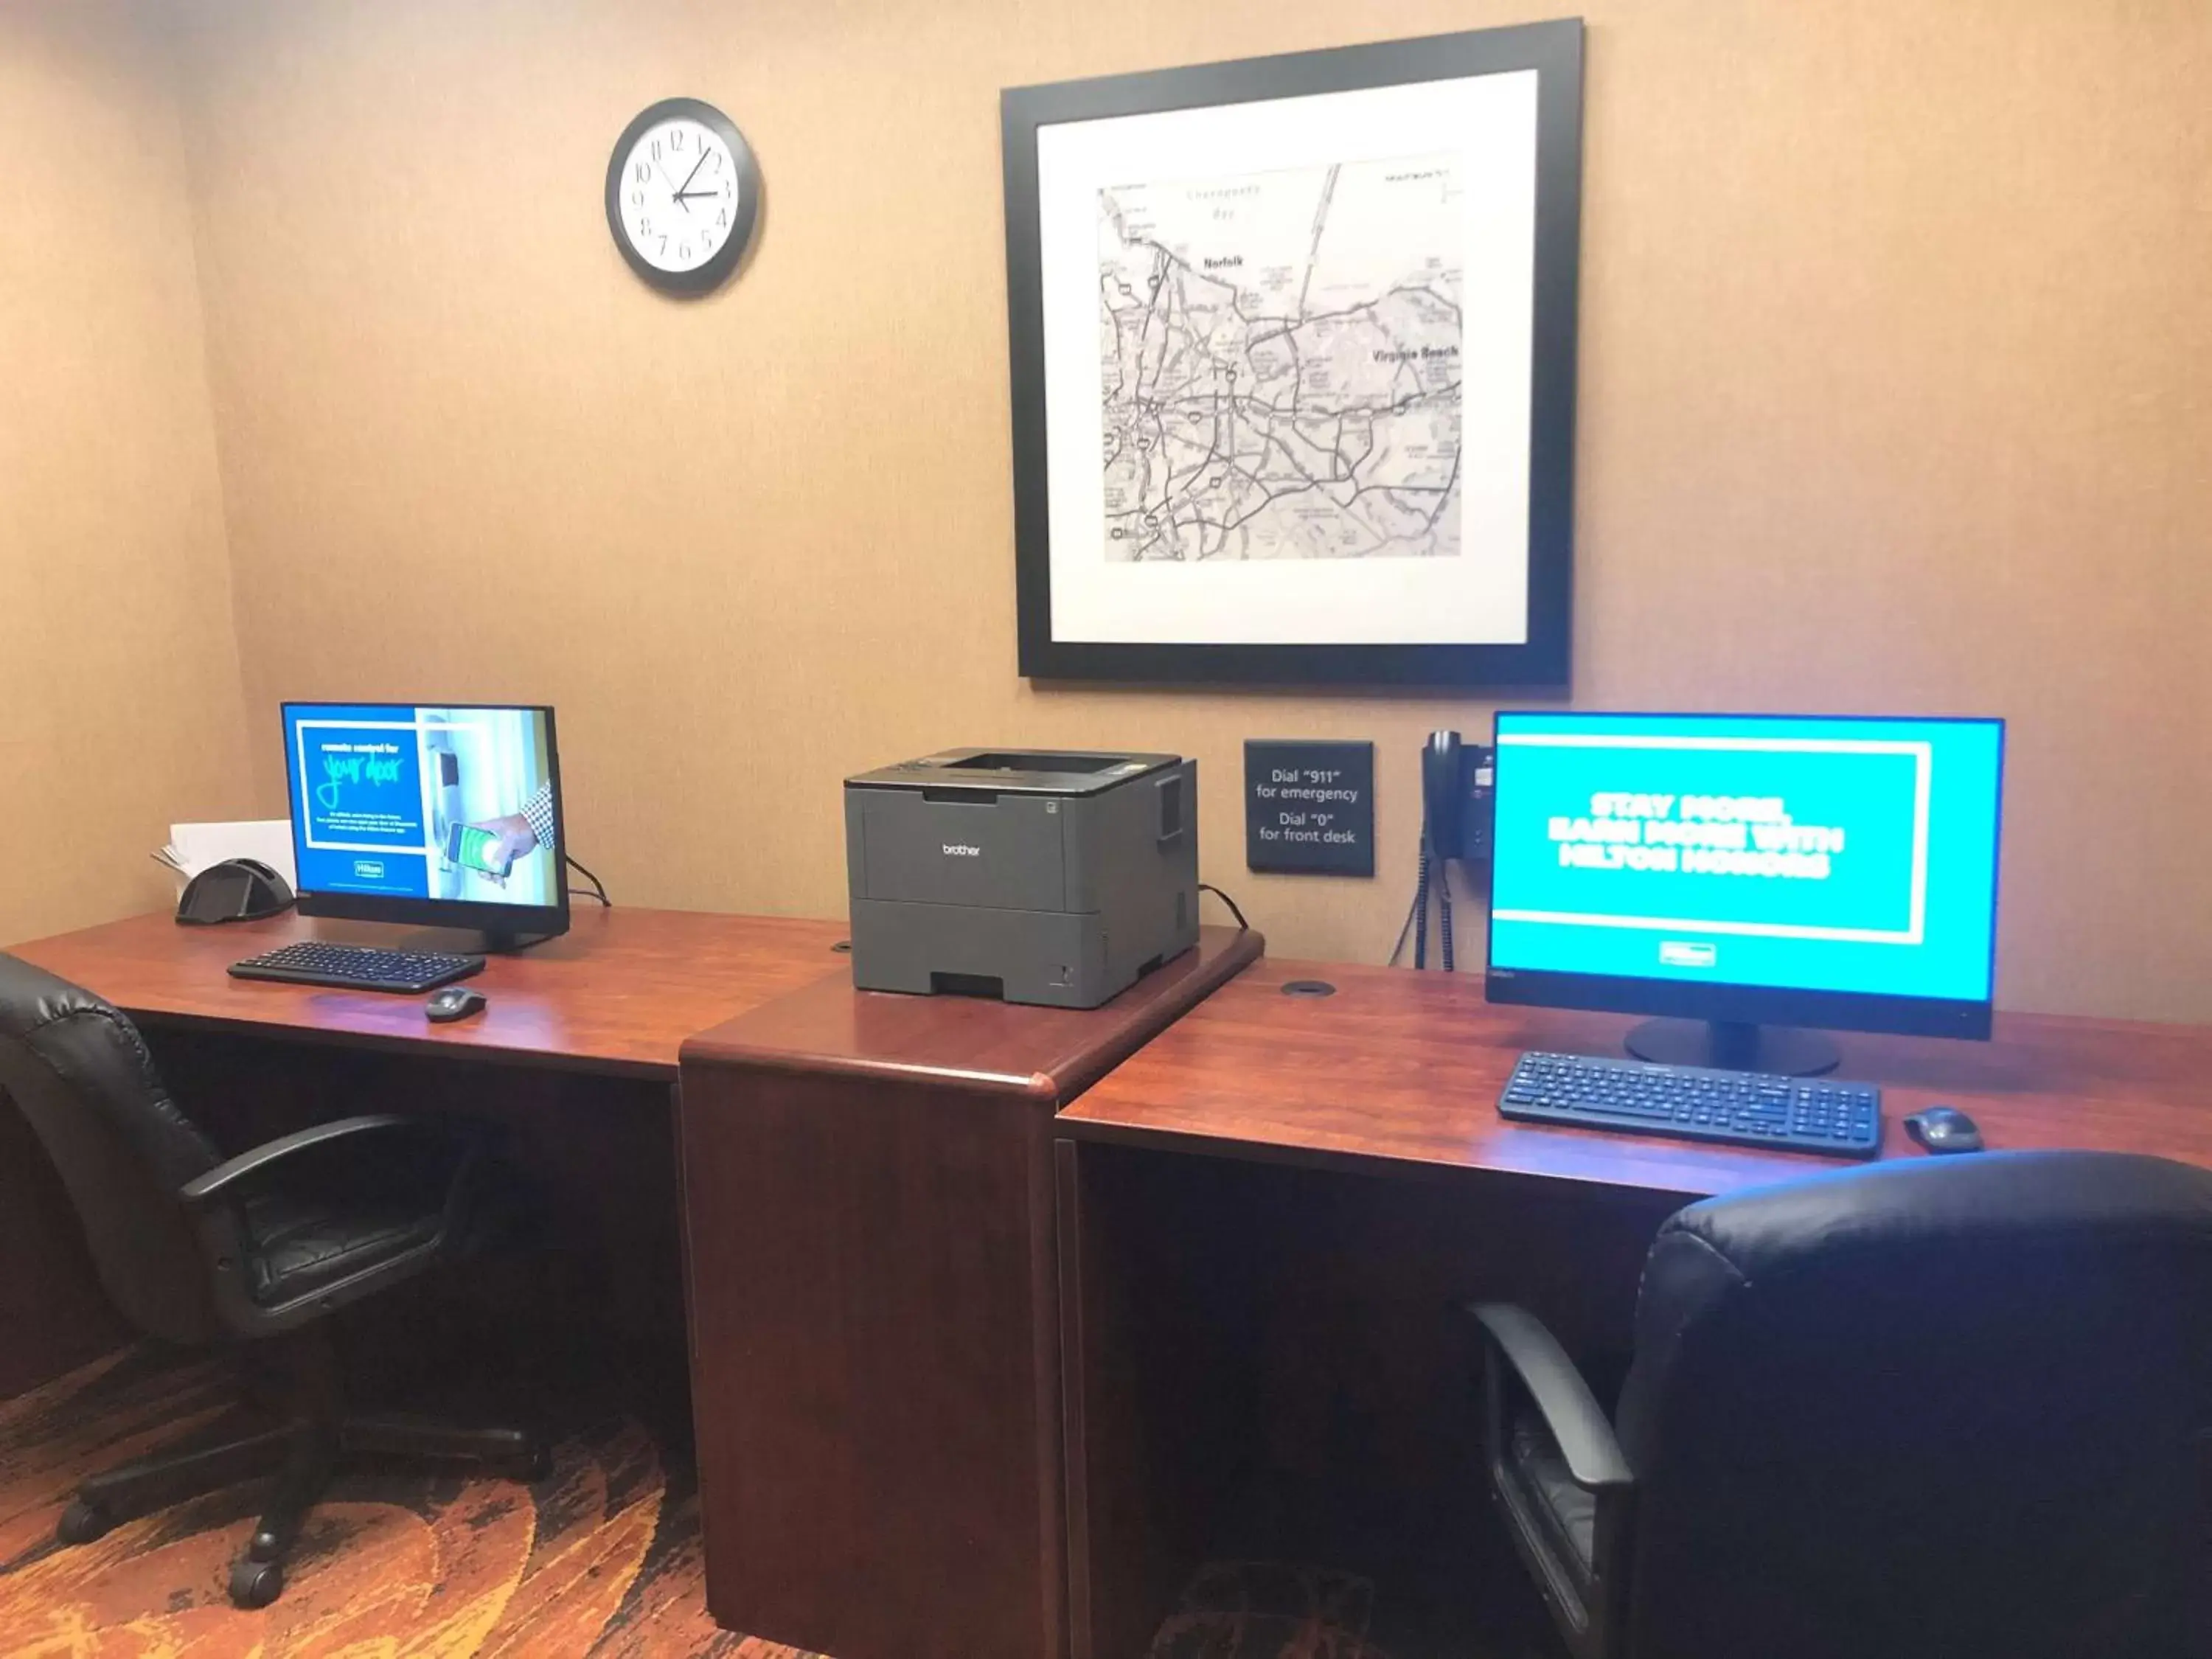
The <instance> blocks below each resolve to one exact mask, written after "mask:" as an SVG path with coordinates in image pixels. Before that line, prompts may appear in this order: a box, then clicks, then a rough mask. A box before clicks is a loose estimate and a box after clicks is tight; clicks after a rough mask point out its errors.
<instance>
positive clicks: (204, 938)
mask: <svg viewBox="0 0 2212 1659" xmlns="http://www.w3.org/2000/svg"><path fill="white" fill-rule="evenodd" d="M844 936H845V925H844V924H843V923H842V922H838V921H799V920H794V919H791V918H786V917H776V916H730V915H710V914H708V913H706V912H702V911H691V910H636V909H629V908H622V907H617V908H614V909H611V910H609V909H602V908H599V907H598V906H596V905H593V906H589V907H586V908H579V909H578V910H576V911H575V913H574V920H573V925H572V927H571V928H570V930H569V932H568V933H566V934H564V935H563V936H562V937H561V938H559V939H552V940H550V941H548V942H547V943H545V944H544V945H534V946H532V948H531V949H529V950H527V951H520V952H518V953H516V954H514V955H512V956H495V957H492V958H491V959H490V961H489V963H488V964H487V965H486V967H485V969H484V970H483V973H481V974H479V975H477V976H476V977H475V978H474V979H472V980H471V981H468V983H469V984H470V985H471V986H472V987H474V988H476V989H477V990H479V991H482V992H483V994H484V996H485V998H486V999H487V1000H488V1002H489V1006H487V1007H486V1008H485V1010H484V1012H483V1013H482V1014H480V1015H478V1016H477V1017H476V1018H471V1019H466V1020H462V1021H459V1022H458V1023H456V1024H451V1025H433V1024H430V1022H429V1021H428V1020H427V1019H425V1018H423V1016H422V998H420V997H414V996H392V995H388V994H380V993H375V992H368V991H341V990H330V989H325V988H322V987H315V986H309V985H283V984H277V983H274V982H271V981H265V980H240V979H233V978H231V977H230V975H229V974H228V972H226V971H225V970H226V969H228V967H229V965H230V964H231V963H234V962H236V961H238V960H239V959H240V958H241V957H250V956H254V955H258V953H260V952H261V951H269V950H273V949H275V948H276V946H278V945H287V944H290V943H291V942H293V941H294V940H295V939H350V940H357V941H360V942H362V943H371V944H373V943H379V942H382V941H385V940H388V939H391V938H392V937H393V934H392V931H391V930H389V929H374V928H368V927H362V926H360V925H358V924H348V923H344V922H328V921H307V920H305V919H303V918H301V917H300V916H297V915H283V916H277V917H272V918H271V919H270V920H269V921H250V922H239V923H234V924H232V925H229V926H226V927H178V926H177V925H176V923H175V922H174V921H172V920H171V919H170V918H169V917H167V916H166V915H146V916H132V917H130V918H129V919H127V920H125V921H117V922H111V923H109V924H108V925H106V927H88V928H84V929H82V931H80V932H77V933H62V934H58V935H57V936H56V937H54V938H52V939H34V940H32V941H31V942H30V943H28V944H25V945H10V946H9V947H7V948H8V949H9V951H11V952H12V953H13V954H14V955H16V956H19V957H23V958H24V959H25V960H27V961H29V962H33V963H37V964H38V965H39V966H40V967H42V968H44V969H47V970H48V971H49V972H51V973H56V974H59V975H61V976H62V977H63V978H64V979H68V980H72V981H76V983H77V984H80V985H82V986H84V987H87V988H88V989H90V990H93V991H96V992H98V993H99V994H100V995H101V996H104V997H106V999H107V1000H109V1001H111V1002H112V1003H114V1004H115V1005H116V1006H118V1007H119V1008H121V1009H122V1010H123V1011H124V1012H125V1013H128V1014H130V1015H131V1017H132V1018H135V1019H139V1020H143V1021H149V1022H156V1023H167V1024H185V1025H199V1026H206V1027H213V1028H216V1029H222V1030H249V1031H257V1032H261V1033H265V1034H279V1033H281V1034H289V1035H293V1036H299V1037H301V1038H304V1039H309V1040H319V1041H335V1042H343V1043H346V1044H348V1045H349V1046H352V1047H355V1048H411V1049H421V1048H424V1047H425V1046H428V1047H431V1048H456V1049H465V1050H468V1051H470V1054H471V1058H476V1059H486V1060H513V1061H519V1062H521V1063H524V1064H527V1065H531V1066H537V1067H540V1068H544V1067H555V1068H562V1069H568V1070H577V1071H589V1072H598V1073H606V1074H612V1075H617V1076H633V1077H652V1078H655V1079H662V1080H665V1081H670V1082H672V1081H674V1079H675V1077H676V1067H677V1055H678V1050H679V1049H680V1048H682V1046H683V1043H684V1039H685V1038H686V1037H688V1036H690V1035H691V1034H692V1033H693V1032H694V1031H696V1030H701V1029H702V1027H705V1026H709V1025H713V1024H717V1023H718V1022H720V1021H723V1020H726V1019H728V1018H730V1017H731V1016H732V1015H734V1014H739V1013H742V1012H744V1011H745V1010H746V1009H748V1008H752V1007H755V1006H758V1005H760V1004H762V1003H764V1002H768V1001H769V1000H773V999H775V998H776V997H780V996H781V995H783V994H785V993H787V992H789V991H794V990H797V989H798V988H799V987H801V986H803V985H805V984H806V983H807V982H808V981H810V980H816V979H822V978H824V977H825V976H829V977H834V979H835V981H836V982H837V983H839V984H849V975H848V973H847V969H846V959H845V958H844V957H842V956H838V955H835V954H833V953H832V952H831V951H830V948H829V947H830V946H831V945H834V944H836V942H837V941H838V940H839V939H842V938H844Z"/></svg>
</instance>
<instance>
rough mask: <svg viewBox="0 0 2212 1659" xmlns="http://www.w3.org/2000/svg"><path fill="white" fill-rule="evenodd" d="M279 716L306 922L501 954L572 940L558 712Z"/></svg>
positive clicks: (291, 710)
mask: <svg viewBox="0 0 2212 1659" xmlns="http://www.w3.org/2000/svg"><path fill="white" fill-rule="evenodd" d="M283 714H284V768H285V772H286V775H287V776H288V778H289V783H290V788H291V799H292V850H293V855H294V859H295V863H296V866H297V872H298V876H299V880H298V881H297V883H296V884H295V885H296V886H297V888H298V890H299V896H300V911H301V915H309V916H331V917H337V918H342V919H344V920H348V921H385V922H398V923H406V924H414V925H416V926H419V927H434V928H453V929H460V930H465V931H466V932H468V933H475V934H478V935H481V936H482V938H481V947H482V948H489V949H493V950H512V949H514V948H517V947H518V946H520V945H528V944H535V943H538V941H539V940H540V939H548V938H550V937H552V936H553V935H555V934H556V933H566V932H567V931H568V881H567V879H566V873H565V871H564V868H563V850H564V849H563V839H562V819H561V769H560V763H559V757H558V753H557V751H556V749H555V747H554V741H553V711H552V710H551V709H550V708H495V707H488V706H483V705H467V704H453V703H447V704H439V705H435V706H433V705H423V704H415V703H306V702H288V703H286V704H285V705H284V709H283Z"/></svg>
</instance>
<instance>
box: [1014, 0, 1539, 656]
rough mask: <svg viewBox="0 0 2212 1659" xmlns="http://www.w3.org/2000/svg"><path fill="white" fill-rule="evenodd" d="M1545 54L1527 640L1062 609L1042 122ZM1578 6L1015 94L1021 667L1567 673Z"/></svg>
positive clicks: (1429, 77) (1443, 76)
mask: <svg viewBox="0 0 2212 1659" xmlns="http://www.w3.org/2000/svg"><path fill="white" fill-rule="evenodd" d="M1516 70H1534V71H1535V72H1536V76H1537V98H1536V102H1537V112H1536V135H1535V137H1536V145H1535V179H1534V189H1535V215H1534V258H1535V270H1534V278H1535V280H1534V314H1533V318H1532V319H1531V320H1532V333H1531V345H1532V354H1533V355H1532V361H1531V363H1530V370H1531V405H1530V415H1529V420H1530V424H1529V428H1528V441H1529V447H1528V462H1529V465H1528V628H1527V639H1526V641H1525V642H1524V643H1517V644H1514V643H1506V644H1478V643H1467V644H1428V643H1421V644H1373V643H1351V642H1339V641H1328V640H1316V641H1312V642H1310V643H1297V644H1281V643H1262V644H1254V643H1233V644H1232V643H1223V644H1187V643H1182V642H1166V641H1163V642H1160V643H1145V642H1129V641H1113V642H1102V641H1085V640H1064V639H1060V638H1056V637H1055V636H1054V632H1053V625H1052V611H1053V601H1052V558H1051V529H1050V513H1051V509H1050V471H1049V465H1048V449H1047V428H1046V416H1047V406H1048V386H1047V379H1046V354H1045V337H1044V309H1045V295H1044V272H1043V260H1042V249H1041V245H1040V235H1041V228H1042V204H1041V203H1040V200H1039V194H1038V191H1039V167H1038V152H1037V137H1038V133H1039V131H1040V129H1042V128H1045V127H1048V126H1051V125H1057V124H1060V123H1065V122H1084V121H1095V120H1102V119H1106V118H1113V117H1118V116H1130V115H1144V114H1151V113H1155V112H1165V111H1171V110H1189V109H1199V108H1206V107H1212V106H1225V105H1232V104H1242V103H1252V102H1258V101H1263V100H1273V99H1280V98H1290V97H1297V96H1304V95H1309V94H1322V93H1333V92H1343V91H1351V90H1356V89H1362V88H1383V87H1390V86H1397V85H1408V84H1412V83H1414V82H1428V81H1446V80H1458V79H1462V78H1466V77H1469V76H1483V75H1492V74H1500V73H1506V72H1510V71H1516ZM1582 82H1583V25H1582V22H1581V21H1580V20H1579V19H1573V18H1570V19H1561V20H1557V21H1547V22H1539V23H1529V24H1522V25H1517V26H1515V27H1505V28H1495V29H1482V30H1476V31H1472V32H1468V33H1455V34H1443V35H1432V36H1429V37H1426V38H1423V39H1419V40H1393V41H1386V42H1381V43H1377V44H1372V45H1364V46H1345V47H1339V48H1334V49H1330V50H1325V51H1319V52H1292V53H1287V54H1284V55H1282V56H1278V57H1269V58H1246V59H1243V60H1240V61H1237V62H1233V63H1223V64H1204V65H1200V66H1196V67H1192V68H1186V69H1170V70H1154V71H1150V72H1146V73H1140V74H1133V75H1119V76H1106V77H1103V78H1100V79H1096V80H1086V81H1073V82H1059V83H1056V84H1052V85H1046V86H1031V87H1017V88H1007V89H1006V90H1005V91H1003V92H1002V93H1001V94H1000V137H1001V143H1002V146H1003V156H1004V166H1005V177H1006V275H1007V302H1008V333H1009V342H1008V356H1009V364H1010V371H1011V380H1012V404H1013V471H1014V532H1015V564H1016V573H1017V581H1018V619H1019V632H1020V660H1019V667H1020V671H1021V673H1022V674H1024V676H1027V677H1030V678H1036V679H1044V680H1107V681H1115V680H1118V681H1126V682H1137V683H1147V684H1259V685H1271V684H1272V685H1297V684H1359V685H1381V686H1389V685H1404V686H1415V685H1418V686H1469V687H1474V686H1480V687H1486V688H1497V687H1514V688H1523V689H1529V690H1541V689H1548V688H1561V687H1564V686H1565V685H1566V684H1567V682H1568V678H1569V668H1570V647H1571V612H1572V586H1573V583H1572V567H1573V519H1574V435H1575V342H1576V315H1577V282H1578V273H1579V264H1580V241H1581V214H1582V208H1581V197H1582V102H1583V94H1582Z"/></svg>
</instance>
